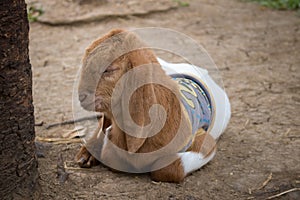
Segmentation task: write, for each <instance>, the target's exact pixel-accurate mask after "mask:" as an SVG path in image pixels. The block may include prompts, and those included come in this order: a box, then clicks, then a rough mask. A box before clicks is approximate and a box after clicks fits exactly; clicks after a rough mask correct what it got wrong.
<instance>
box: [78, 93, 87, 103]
mask: <svg viewBox="0 0 300 200" xmlns="http://www.w3.org/2000/svg"><path fill="white" fill-rule="evenodd" d="M86 97H87V94H80V95H79V101H81V102H83V101H84V100H85V99H86Z"/></svg>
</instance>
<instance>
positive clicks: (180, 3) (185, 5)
mask: <svg viewBox="0 0 300 200" xmlns="http://www.w3.org/2000/svg"><path fill="white" fill-rule="evenodd" d="M173 1H174V2H176V3H178V5H179V6H182V7H188V6H190V4H189V3H188V2H186V1H181V0H173Z"/></svg>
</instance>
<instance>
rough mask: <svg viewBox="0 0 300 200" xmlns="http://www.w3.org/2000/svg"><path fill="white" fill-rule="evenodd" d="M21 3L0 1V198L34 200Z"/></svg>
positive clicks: (28, 75)
mask: <svg viewBox="0 0 300 200" xmlns="http://www.w3.org/2000/svg"><path fill="white" fill-rule="evenodd" d="M28 31H29V24H28V19H27V12H26V4H25V1H24V0H0V154H1V157H0V199H36V198H37V195H38V193H37V192H36V191H38V190H37V188H38V171H37V158H36V154H35V144H34V137H35V133H34V116H33V104H32V74H31V64H30V61H29V55H28V43H29V38H28Z"/></svg>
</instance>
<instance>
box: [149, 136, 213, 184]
mask: <svg viewBox="0 0 300 200" xmlns="http://www.w3.org/2000/svg"><path fill="white" fill-rule="evenodd" d="M215 145H216V143H215V140H214V138H213V137H211V136H210V135H209V134H207V133H206V132H205V133H203V134H201V135H198V136H196V137H195V139H194V142H193V144H192V146H191V147H190V149H189V150H188V151H187V152H182V153H177V155H176V156H177V159H176V160H175V161H174V162H172V163H171V164H170V165H168V166H166V167H163V168H161V169H159V170H156V171H153V172H151V178H152V179H153V180H155V181H167V182H181V181H183V179H184V177H186V176H187V175H188V174H190V173H192V172H193V171H195V170H197V169H200V168H201V167H202V166H203V165H205V164H207V163H208V162H209V161H210V160H211V159H212V158H213V157H214V155H215ZM162 159H164V160H165V159H166V158H162ZM158 162H159V161H158Z"/></svg>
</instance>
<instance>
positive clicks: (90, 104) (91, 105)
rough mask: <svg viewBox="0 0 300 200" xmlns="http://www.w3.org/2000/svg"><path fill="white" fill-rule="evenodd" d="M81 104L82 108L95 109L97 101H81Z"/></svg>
mask: <svg viewBox="0 0 300 200" xmlns="http://www.w3.org/2000/svg"><path fill="white" fill-rule="evenodd" d="M80 105H81V107H82V108H84V109H85V110H88V111H95V102H87V101H81V102H80Z"/></svg>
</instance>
